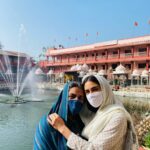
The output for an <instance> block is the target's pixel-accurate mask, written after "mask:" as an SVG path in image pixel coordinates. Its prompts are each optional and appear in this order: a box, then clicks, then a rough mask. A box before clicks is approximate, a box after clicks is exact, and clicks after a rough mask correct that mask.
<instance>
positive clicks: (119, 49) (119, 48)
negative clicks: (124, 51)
mask: <svg viewBox="0 0 150 150" xmlns="http://www.w3.org/2000/svg"><path fill="white" fill-rule="evenodd" d="M118 59H120V48H118Z"/></svg>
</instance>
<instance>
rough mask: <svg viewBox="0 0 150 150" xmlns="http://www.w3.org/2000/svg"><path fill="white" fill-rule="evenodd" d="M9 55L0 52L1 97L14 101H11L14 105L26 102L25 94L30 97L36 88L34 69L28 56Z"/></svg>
mask: <svg viewBox="0 0 150 150" xmlns="http://www.w3.org/2000/svg"><path fill="white" fill-rule="evenodd" d="M10 53H11V52H9V51H1V55H0V68H1V72H0V92H1V96H3V97H7V99H14V101H12V100H11V102H14V103H23V102H27V101H25V99H24V98H23V96H24V95H25V93H28V94H29V93H30V94H31V95H32V91H33V88H36V82H35V80H34V71H35V67H33V62H32V60H31V58H30V57H29V56H28V55H26V54H24V53H15V52H13V55H11V54H10ZM29 91H30V92H29ZM10 95H11V98H10ZM12 97H13V98H12ZM5 102H6V101H5ZM9 102H10V101H9Z"/></svg>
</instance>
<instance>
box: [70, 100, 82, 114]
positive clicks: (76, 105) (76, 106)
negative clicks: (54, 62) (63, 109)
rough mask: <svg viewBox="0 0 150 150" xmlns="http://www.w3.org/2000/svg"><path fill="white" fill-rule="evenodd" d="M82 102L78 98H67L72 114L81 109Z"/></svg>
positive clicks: (77, 112)
mask: <svg viewBox="0 0 150 150" xmlns="http://www.w3.org/2000/svg"><path fill="white" fill-rule="evenodd" d="M82 106H83V103H82V102H81V101H79V100H69V101H68V107H69V110H70V112H71V114H72V115H77V114H79V112H80V111H81V109H82Z"/></svg>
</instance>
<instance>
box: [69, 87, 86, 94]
mask: <svg viewBox="0 0 150 150" xmlns="http://www.w3.org/2000/svg"><path fill="white" fill-rule="evenodd" d="M69 93H75V94H83V90H82V89H81V88H79V87H73V88H70V90H69Z"/></svg>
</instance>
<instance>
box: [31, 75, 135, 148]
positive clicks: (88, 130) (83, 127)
mask: <svg viewBox="0 0 150 150" xmlns="http://www.w3.org/2000/svg"><path fill="white" fill-rule="evenodd" d="M33 149H34V150H67V149H72V150H138V140H137V136H136V133H135V130H134V126H133V121H132V119H131V116H130V115H129V113H128V112H127V111H126V110H125V108H124V107H123V105H122V103H121V102H120V101H119V100H117V99H116V98H115V96H114V94H113V92H112V90H111V87H110V85H109V83H108V82H107V80H106V79H105V78H104V77H102V76H99V75H86V76H84V77H83V79H82V83H81V84H80V83H77V82H69V83H66V84H65V86H64V88H63V90H62V91H61V93H60V95H59V97H58V100H57V101H56V103H55V104H54V105H53V106H52V108H51V109H50V112H49V113H48V114H46V115H44V116H43V117H42V118H41V120H40V122H39V124H38V126H37V128H36V133H35V137H34V148H33Z"/></svg>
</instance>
